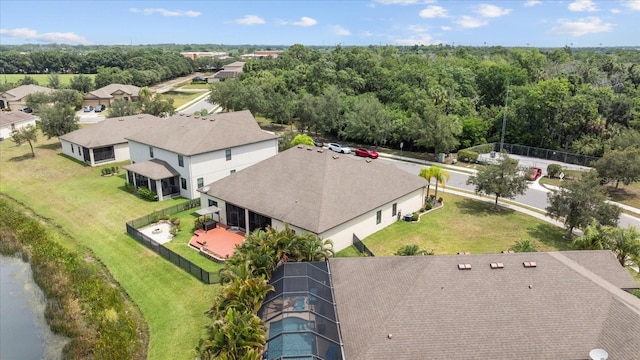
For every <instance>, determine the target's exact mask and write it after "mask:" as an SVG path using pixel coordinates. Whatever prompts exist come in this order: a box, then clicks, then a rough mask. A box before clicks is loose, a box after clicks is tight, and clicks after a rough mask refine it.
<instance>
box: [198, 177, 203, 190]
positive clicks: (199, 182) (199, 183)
mask: <svg viewBox="0 0 640 360" xmlns="http://www.w3.org/2000/svg"><path fill="white" fill-rule="evenodd" d="M203 186H204V178H198V189H199V188H201V187H203Z"/></svg>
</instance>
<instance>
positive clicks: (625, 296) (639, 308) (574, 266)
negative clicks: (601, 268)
mask: <svg viewBox="0 0 640 360" xmlns="http://www.w3.org/2000/svg"><path fill="white" fill-rule="evenodd" d="M548 254H549V256H551V257H552V258H554V259H556V260H557V261H559V262H560V263H561V264H563V265H565V266H566V267H568V268H569V269H571V270H572V271H574V272H576V273H578V275H580V276H582V277H584V278H586V279H588V280H590V281H591V282H593V283H595V284H596V285H598V286H600V287H601V288H602V289H604V290H605V291H607V292H609V293H610V294H611V295H613V296H614V298H615V299H616V300H619V301H620V302H621V303H623V304H625V305H627V307H629V309H630V310H632V311H634V312H635V313H636V314H637V315H638V316H640V301H638V298H636V297H635V296H634V295H632V294H630V293H628V292H626V291H624V290H622V289H620V288H618V287H616V286H615V285H613V284H612V283H610V282H609V281H607V280H606V279H604V278H602V277H601V276H600V275H598V274H596V273H594V272H592V271H591V270H589V269H587V268H586V267H584V266H582V265H580V264H578V263H577V262H575V261H573V260H572V259H570V258H569V257H567V256H566V255H564V254H562V253H560V252H548Z"/></svg>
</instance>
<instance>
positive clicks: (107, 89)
mask: <svg viewBox="0 0 640 360" xmlns="http://www.w3.org/2000/svg"><path fill="white" fill-rule="evenodd" d="M116 91H122V92H124V93H125V94H129V95H131V96H138V92H139V91H140V88H139V87H137V86H134V85H124V84H109V85H107V86H104V87H101V88H100V89H96V90H93V91H91V92H89V93H87V95H85V98H90V99H93V98H98V99H111V98H112V97H113V96H112V95H111V94H113V93H115V92H116Z"/></svg>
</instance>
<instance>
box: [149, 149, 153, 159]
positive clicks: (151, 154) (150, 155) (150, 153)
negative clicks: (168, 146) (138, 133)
mask: <svg viewBox="0 0 640 360" xmlns="http://www.w3.org/2000/svg"><path fill="white" fill-rule="evenodd" d="M149 157H151V158H153V146H149Z"/></svg>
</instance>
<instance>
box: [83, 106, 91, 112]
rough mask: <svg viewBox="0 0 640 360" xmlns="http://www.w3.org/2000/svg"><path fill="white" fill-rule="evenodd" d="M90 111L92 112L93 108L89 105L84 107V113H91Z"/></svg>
mask: <svg viewBox="0 0 640 360" xmlns="http://www.w3.org/2000/svg"><path fill="white" fill-rule="evenodd" d="M92 111H93V106H91V105H89V106H85V107H84V112H92Z"/></svg>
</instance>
